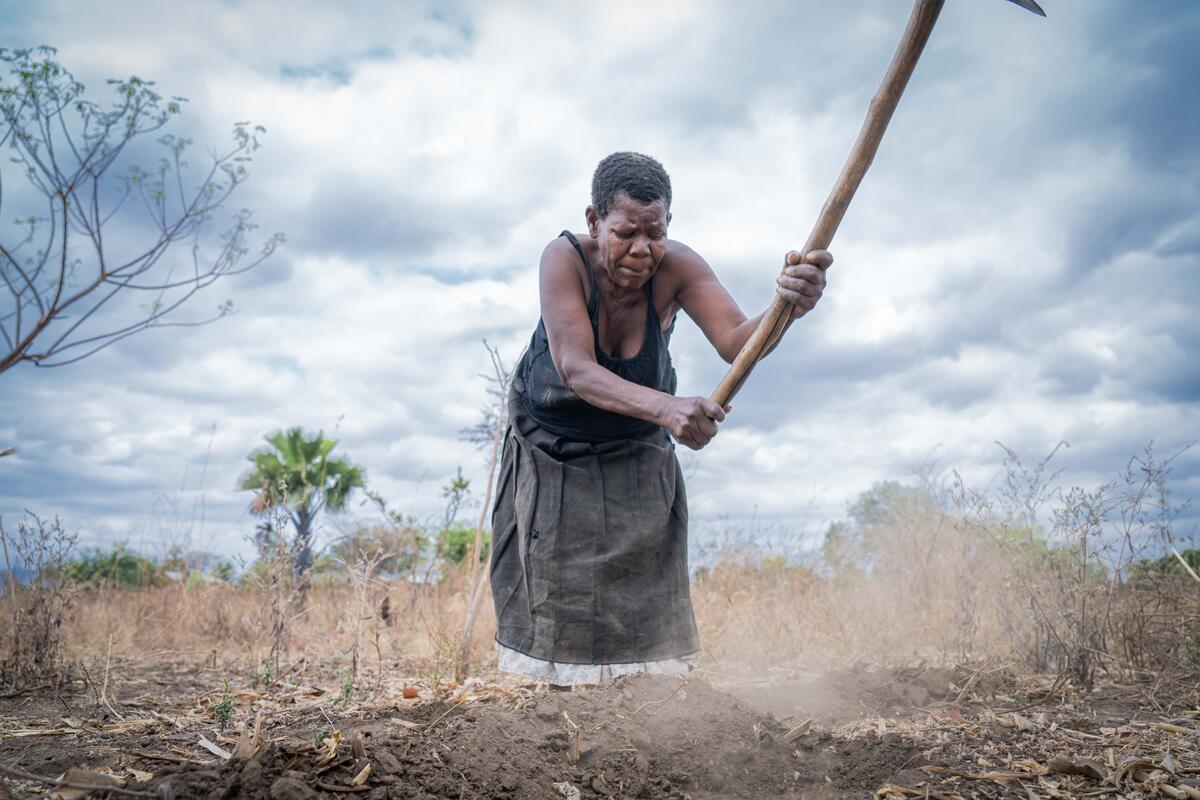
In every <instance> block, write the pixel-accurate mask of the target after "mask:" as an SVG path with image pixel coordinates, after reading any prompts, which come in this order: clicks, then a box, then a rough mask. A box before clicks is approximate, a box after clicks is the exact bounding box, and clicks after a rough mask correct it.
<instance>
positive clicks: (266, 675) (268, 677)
mask: <svg viewBox="0 0 1200 800" xmlns="http://www.w3.org/2000/svg"><path fill="white" fill-rule="evenodd" d="M274 682H275V670H274V669H272V667H271V665H270V664H269V663H268V664H266V665H264V666H263V668H262V672H255V673H253V674H252V675H251V676H250V685H251V686H252V687H253V688H255V689H257V688H258V687H259V686H260V685H261V686H263V687H269V686H270V685H271V684H273V683H274Z"/></svg>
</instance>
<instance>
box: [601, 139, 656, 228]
mask: <svg viewBox="0 0 1200 800" xmlns="http://www.w3.org/2000/svg"><path fill="white" fill-rule="evenodd" d="M617 192H624V193H625V194H627V195H629V196H630V197H631V198H633V199H634V200H637V201H638V202H639V203H653V202H654V201H655V200H664V201H666V204H667V211H668V212H670V210H671V176H670V175H668V174H667V171H666V170H665V169H663V165H662V164H660V163H659V162H658V159H656V158H652V157H651V156H647V155H643V154H641V153H613V154H612V155H608V156H605V157H604V158H603V159H602V160H601V161H600V163H599V164H598V165H597V166H596V171H595V172H594V173H593V174H592V208H594V209H596V213H597V214H598V215H600V216H602V217H603V216H604V215H605V214H607V213H608V207H609V206H610V205H611V204H612V201H613V198H615V197H616V196H617Z"/></svg>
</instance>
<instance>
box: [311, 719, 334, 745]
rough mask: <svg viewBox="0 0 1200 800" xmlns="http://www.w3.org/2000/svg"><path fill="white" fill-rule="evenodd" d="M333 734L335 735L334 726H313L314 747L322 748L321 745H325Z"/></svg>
mask: <svg viewBox="0 0 1200 800" xmlns="http://www.w3.org/2000/svg"><path fill="white" fill-rule="evenodd" d="M332 733H333V726H332V725H328V724H326V725H313V726H312V740H313V745H314V746H315V747H320V746H321V744H322V743H323V742H324V741H325V740H326V739H328V738H329V737H330V735H331V734H332Z"/></svg>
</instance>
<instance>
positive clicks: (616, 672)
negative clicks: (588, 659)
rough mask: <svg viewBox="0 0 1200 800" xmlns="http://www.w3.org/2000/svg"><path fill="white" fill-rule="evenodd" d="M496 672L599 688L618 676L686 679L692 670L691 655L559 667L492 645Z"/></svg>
mask: <svg viewBox="0 0 1200 800" xmlns="http://www.w3.org/2000/svg"><path fill="white" fill-rule="evenodd" d="M496 650H497V651H498V653H499V664H498V669H499V670H500V672H505V673H508V674H511V675H520V676H522V677H525V678H529V679H531V680H534V681H537V682H539V683H548V684H551V685H553V686H578V685H580V684H592V685H600V684H605V683H608V682H610V681H611V680H612V679H613V678H618V677H621V676H622V675H637V674H641V673H645V674H648V675H679V676H682V677H687V675H688V673H689V672H691V671H692V669H693V668H694V667H695V656H684V657H683V658H664V659H660V660H657V661H630V662H626V663H622V664H560V663H558V662H556V661H546V660H545V659H541V658H534V657H533V656H529V655H525V654H524V653H522V652H519V651H517V650H513V649H512V648H511V647H505V646H504V645H502V644H500V643H499V642H497V643H496Z"/></svg>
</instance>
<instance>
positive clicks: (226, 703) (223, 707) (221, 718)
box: [213, 678, 235, 731]
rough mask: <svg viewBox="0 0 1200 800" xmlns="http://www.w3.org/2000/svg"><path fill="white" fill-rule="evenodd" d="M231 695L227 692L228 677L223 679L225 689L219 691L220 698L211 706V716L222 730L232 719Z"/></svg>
mask: <svg viewBox="0 0 1200 800" xmlns="http://www.w3.org/2000/svg"><path fill="white" fill-rule="evenodd" d="M234 711H235V708H234V705H233V695H231V694H230V693H229V678H226V679H225V691H224V692H222V693H221V699H220V700H219V701H218V702H217V704H216V705H214V706H213V716H214V717H216V718H217V722H218V723H219V724H220V726H221V730H222V731H224V730H225V729H226V728H227V727H229V721H230V720H231V719H233V712H234Z"/></svg>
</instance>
